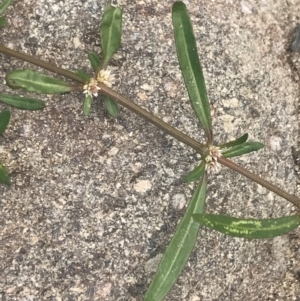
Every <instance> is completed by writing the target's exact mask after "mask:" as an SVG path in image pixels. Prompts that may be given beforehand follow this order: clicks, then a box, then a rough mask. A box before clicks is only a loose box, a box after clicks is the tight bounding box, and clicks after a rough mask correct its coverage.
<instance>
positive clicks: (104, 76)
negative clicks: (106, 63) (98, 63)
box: [97, 70, 115, 88]
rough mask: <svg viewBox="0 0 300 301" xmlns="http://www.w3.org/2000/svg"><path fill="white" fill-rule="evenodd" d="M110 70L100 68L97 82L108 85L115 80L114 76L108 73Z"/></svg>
mask: <svg viewBox="0 0 300 301" xmlns="http://www.w3.org/2000/svg"><path fill="white" fill-rule="evenodd" d="M110 72H111V71H110V70H100V72H99V73H98V75H97V81H98V83H103V84H104V85H106V86H107V87H110V88H111V86H112V85H113V84H114V82H115V76H114V75H113V74H110Z"/></svg>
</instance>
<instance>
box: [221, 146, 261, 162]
mask: <svg viewBox="0 0 300 301" xmlns="http://www.w3.org/2000/svg"><path fill="white" fill-rule="evenodd" d="M263 147H264V145H263V144H262V143H260V142H245V143H242V144H240V145H237V146H234V147H232V148H230V149H228V150H226V151H225V152H222V156H223V157H225V158H232V157H237V156H241V155H244V154H248V153H251V152H255V151H258V150H260V149H261V148H263Z"/></svg>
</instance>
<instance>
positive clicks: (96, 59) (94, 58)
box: [88, 51, 101, 71]
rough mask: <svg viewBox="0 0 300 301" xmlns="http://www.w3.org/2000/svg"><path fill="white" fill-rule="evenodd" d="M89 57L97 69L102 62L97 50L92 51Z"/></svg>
mask: <svg viewBox="0 0 300 301" xmlns="http://www.w3.org/2000/svg"><path fill="white" fill-rule="evenodd" d="M88 57H89V60H90V62H91V65H92V67H93V69H94V70H95V71H97V70H98V68H99V66H100V63H101V61H100V58H99V56H98V55H97V54H96V53H95V52H92V51H90V52H89V53H88Z"/></svg>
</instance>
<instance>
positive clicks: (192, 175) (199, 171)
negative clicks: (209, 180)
mask: <svg viewBox="0 0 300 301" xmlns="http://www.w3.org/2000/svg"><path fill="white" fill-rule="evenodd" d="M205 166H206V162H205V161H202V162H201V163H200V165H199V166H197V167H196V168H195V169H193V170H192V171H191V172H189V173H188V174H187V176H186V177H185V178H184V179H183V181H184V182H186V183H189V182H193V181H196V180H199V179H200V178H201V177H202V176H203V174H204V171H205Z"/></svg>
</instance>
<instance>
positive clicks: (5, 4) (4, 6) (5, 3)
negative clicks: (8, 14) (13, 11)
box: [0, 0, 12, 15]
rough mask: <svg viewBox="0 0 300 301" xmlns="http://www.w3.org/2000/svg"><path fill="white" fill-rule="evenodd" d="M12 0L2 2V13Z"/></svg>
mask: <svg viewBox="0 0 300 301" xmlns="http://www.w3.org/2000/svg"><path fill="white" fill-rule="evenodd" d="M11 1H12V0H4V1H3V2H2V3H1V4H0V15H1V14H3V13H4V12H5V11H6V9H7V7H8V6H9V4H10V3H11Z"/></svg>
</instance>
